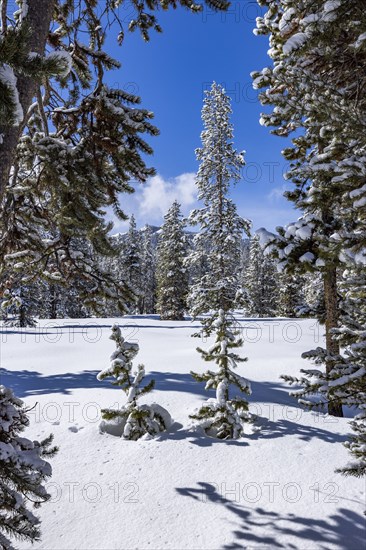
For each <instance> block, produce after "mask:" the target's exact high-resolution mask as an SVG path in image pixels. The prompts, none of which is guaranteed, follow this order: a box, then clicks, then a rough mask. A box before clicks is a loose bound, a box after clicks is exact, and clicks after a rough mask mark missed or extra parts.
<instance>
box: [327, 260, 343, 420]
mask: <svg viewBox="0 0 366 550" xmlns="http://www.w3.org/2000/svg"><path fill="white" fill-rule="evenodd" d="M324 301H325V311H326V319H325V338H326V347H327V352H328V354H329V355H339V344H338V342H337V341H336V340H335V339H334V338H333V336H332V333H331V330H332V329H333V328H336V327H337V326H338V300H337V269H336V267H329V268H328V269H327V271H326V272H325V274H324ZM333 366H334V365H333V361H331V360H328V361H327V363H326V372H327V374H329V373H330V372H331V370H332V369H333ZM328 413H329V414H331V415H332V416H343V411H342V405H341V404H340V403H329V404H328Z"/></svg>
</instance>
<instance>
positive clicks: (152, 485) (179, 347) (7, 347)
mask: <svg viewBox="0 0 366 550" xmlns="http://www.w3.org/2000/svg"><path fill="white" fill-rule="evenodd" d="M113 322H115V319H87V320H85V319H82V320H74V319H73V320H64V321H61V322H60V321H57V322H55V321H47V322H46V321H43V322H40V324H39V327H38V328H37V329H26V330H20V329H19V330H18V329H11V328H8V329H3V330H2V333H1V334H0V337H1V367H2V370H1V383H2V384H5V385H7V386H10V387H12V388H13V390H14V392H15V393H16V395H17V396H18V397H21V398H22V399H24V401H25V402H26V404H27V405H28V406H30V407H33V409H32V410H31V411H30V413H29V414H30V416H31V419H32V421H31V426H30V427H29V429H28V430H27V432H26V434H25V435H27V436H28V437H31V438H33V439H39V438H42V437H44V436H46V435H48V434H49V433H50V432H53V433H54V435H55V443H56V444H57V445H58V446H59V447H60V451H59V453H58V455H57V456H56V457H55V458H54V459H52V465H53V477H52V479H51V480H50V482H49V483H48V488H49V491H50V492H51V493H52V495H53V496H52V501H51V502H49V503H47V504H45V505H43V506H42V508H41V509H40V510H39V511H37V513H38V514H39V515H40V517H41V518H42V533H43V536H42V541H41V542H40V543H37V544H35V545H34V548H44V549H47V550H53V549H60V550H61V549H62V550H66V549H78V550H80V549H103V550H109V549H144V550H145V549H151V550H157V549H162V548H169V549H234V548H247V549H249V548H256V549H261V550H264V549H272V548H286V549H287V548H293V549H303V550H305V549H306V550H310V549H314V550H315V549H316V550H318V549H331V548H344V549H350V550H356V549H357V550H361V549H363V548H365V540H366V531H365V516H363V511H364V510H365V509H366V502H365V489H366V488H365V480H361V479H353V478H344V477H342V476H341V475H339V474H335V473H334V470H335V468H336V467H339V466H342V465H344V464H345V463H346V462H347V461H348V460H349V456H348V453H347V451H346V449H344V448H343V445H342V442H343V441H344V440H345V439H346V434H347V433H348V432H349V426H348V419H347V418H345V419H335V418H330V417H328V416H326V415H324V414H318V413H310V412H304V411H303V410H302V409H300V408H299V407H298V406H297V404H296V402H294V400H293V399H292V398H290V397H289V396H288V393H287V388H286V385H285V384H284V383H283V382H282V381H281V380H280V379H279V376H280V374H284V373H289V374H296V373H298V372H299V369H300V368H301V367H303V366H305V365H306V366H308V363H307V362H306V361H303V360H302V359H301V358H300V354H301V352H302V351H305V350H308V349H311V348H313V347H316V346H317V345H319V344H321V341H322V337H321V329H320V331H319V328H318V326H317V324H316V323H315V322H314V321H309V320H289V319H272V320H263V319H262V320H253V319H243V318H239V322H240V323H241V325H242V329H243V336H244V339H245V345H244V348H243V353H245V355H246V356H248V358H249V359H248V362H247V363H243V364H242V365H240V367H239V369H238V372H239V373H240V374H243V375H244V376H246V377H248V378H249V379H250V380H252V382H253V384H252V386H253V394H252V396H251V397H250V401H251V410H252V411H253V412H254V413H256V414H257V415H258V420H257V426H258V427H260V428H261V430H260V431H254V432H253V431H252V430H251V429H249V428H248V431H247V434H246V435H245V437H243V438H242V439H240V440H238V441H217V440H213V439H210V438H208V437H204V436H202V435H200V434H197V433H194V432H192V431H190V430H189V423H190V420H189V417H188V415H189V414H190V413H191V412H192V411H193V410H194V409H195V407H197V406H198V405H199V404H200V403H201V402H202V400H204V399H206V398H207V397H209V396H210V395H211V393H208V392H206V391H205V390H204V387H203V384H199V383H197V382H195V381H194V380H193V378H192V377H191V376H190V374H189V371H190V370H196V371H199V370H204V369H206V368H207V364H206V365H205V364H204V362H203V361H202V359H201V357H200V355H199V354H198V353H197V352H196V351H195V346H196V345H198V344H199V345H204V343H203V344H202V342H200V341H199V340H197V339H193V338H191V337H190V335H191V334H192V332H194V330H195V327H197V323H193V324H192V323H191V322H189V321H184V322H163V321H160V320H159V318H158V317H157V316H144V317H141V316H139V317H125V318H123V319H119V320H118V322H119V324H120V326H121V327H123V328H122V331H123V336H124V337H126V338H127V339H129V340H130V341H135V342H138V343H139V345H140V353H139V355H138V357H137V362H136V366H137V363H138V362H142V363H144V364H145V367H146V371H147V372H148V373H149V374H152V375H153V376H154V378H155V380H156V390H154V391H153V392H152V393H151V394H149V395H148V396H146V401H148V402H151V401H156V402H158V403H159V404H161V405H163V406H164V407H166V408H167V409H168V410H169V411H170V413H171V415H172V416H173V419H174V424H173V426H172V428H171V430H170V432H169V433H166V434H164V435H163V436H161V437H160V438H158V439H155V440H151V441H138V442H130V441H123V440H121V439H120V438H117V437H114V436H111V435H106V434H104V435H102V434H100V433H99V430H98V424H99V422H100V407H106V406H113V405H115V406H116V407H117V406H118V404H122V403H123V402H124V400H125V395H124V394H123V393H122V392H121V390H119V389H118V388H113V387H112V386H111V385H110V384H109V383H108V382H103V383H102V382H98V381H97V379H96V375H97V373H98V372H99V371H100V370H101V369H103V368H105V367H106V366H108V365H109V356H110V354H111V353H112V351H113V349H114V343H113V342H112V341H111V340H109V335H110V326H111V325H112V324H113ZM213 395H214V394H213V392H212V396H213ZM18 546H19V548H29V545H27V544H23V545H22V544H18Z"/></svg>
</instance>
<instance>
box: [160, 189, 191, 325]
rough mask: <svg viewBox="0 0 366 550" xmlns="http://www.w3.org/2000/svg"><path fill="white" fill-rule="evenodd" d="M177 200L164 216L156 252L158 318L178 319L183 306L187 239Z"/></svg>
mask: <svg viewBox="0 0 366 550" xmlns="http://www.w3.org/2000/svg"><path fill="white" fill-rule="evenodd" d="M184 227H185V225H184V222H183V220H182V214H181V210H180V204H179V203H178V201H176V200H175V201H174V202H173V204H172V206H171V207H170V208H169V210H168V213H167V214H166V215H165V216H164V224H163V226H162V228H161V233H160V235H159V242H158V254H157V311H158V313H159V314H160V317H161V319H171V320H178V321H179V320H181V319H184V313H185V311H186V308H187V294H188V269H187V267H186V266H185V259H186V257H187V240H186V236H185V234H184Z"/></svg>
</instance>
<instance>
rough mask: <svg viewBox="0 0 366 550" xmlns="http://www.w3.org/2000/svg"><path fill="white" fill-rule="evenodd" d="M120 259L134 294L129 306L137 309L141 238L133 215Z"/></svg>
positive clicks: (140, 281) (140, 286)
mask: <svg viewBox="0 0 366 550" xmlns="http://www.w3.org/2000/svg"><path fill="white" fill-rule="evenodd" d="M121 261H122V263H123V271H124V274H125V279H126V281H127V283H128V285H129V287H130V288H131V290H132V292H133V294H134V303H131V302H130V303H129V306H130V308H135V310H137V311H138V310H139V305H140V304H139V302H140V300H141V295H142V238H141V233H140V231H138V229H137V226H136V220H135V216H134V215H132V216H131V218H130V225H129V228H128V233H127V235H126V238H125V240H124V241H123V245H122V258H121Z"/></svg>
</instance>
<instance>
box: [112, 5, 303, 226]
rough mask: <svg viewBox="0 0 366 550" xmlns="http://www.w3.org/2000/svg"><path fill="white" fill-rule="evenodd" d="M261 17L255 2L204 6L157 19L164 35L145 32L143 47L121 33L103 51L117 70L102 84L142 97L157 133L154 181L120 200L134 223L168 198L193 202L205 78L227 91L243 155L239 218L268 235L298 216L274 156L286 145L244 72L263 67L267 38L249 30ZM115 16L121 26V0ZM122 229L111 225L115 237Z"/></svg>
mask: <svg viewBox="0 0 366 550" xmlns="http://www.w3.org/2000/svg"><path fill="white" fill-rule="evenodd" d="M259 14H260V8H259V6H258V5H257V4H256V2H254V1H247V0H234V1H233V2H232V5H231V8H230V11H229V13H226V14H220V13H213V12H212V11H211V10H209V9H208V8H206V7H205V8H204V10H203V12H202V13H200V14H191V13H189V12H186V11H185V10H183V9H178V10H169V11H168V12H161V13H159V15H158V17H159V21H160V24H161V26H162V27H163V33H162V34H156V33H154V32H152V33H151V40H150V42H149V43H145V42H144V41H143V40H142V38H141V37H140V35H139V34H138V33H137V32H135V33H128V32H126V38H125V42H124V44H123V45H122V47H118V46H117V45H116V43H115V42H114V41H113V38H114V37H112V36H111V37H110V40H109V44H108V49H109V51H111V53H112V55H114V56H115V57H116V58H117V59H118V60H119V61H120V62H121V63H122V67H121V69H120V70H119V71H113V72H111V73H110V75H109V82H110V83H111V84H115V85H118V86H119V87H122V88H124V89H126V90H128V91H130V92H132V93H136V94H137V95H140V97H141V99H142V106H143V107H144V108H148V109H150V110H152V111H153V112H154V113H155V120H154V122H155V124H156V125H157V126H158V128H159V129H160V136H159V137H155V138H151V139H150V140H149V141H150V143H151V145H152V147H153V149H154V155H153V156H152V157H149V159H148V161H149V163H150V165H152V166H154V167H155V168H156V170H157V176H156V177H154V178H152V179H151V180H150V181H149V182H148V183H147V184H145V185H141V184H136V186H135V188H136V193H135V194H134V195H133V196H131V197H126V196H125V195H122V196H121V205H122V207H123V208H124V210H125V211H126V213H127V214H131V213H134V214H135V216H136V218H137V222H138V225H139V226H142V225H144V224H145V223H151V224H156V225H160V224H161V222H162V216H163V214H164V213H165V212H166V209H167V208H168V207H169V206H170V204H171V202H172V201H173V200H174V199H175V198H177V199H178V200H179V201H180V202H181V204H182V209H183V211H184V214H187V213H188V212H189V211H190V210H191V209H192V208H194V207H195V206H196V205H197V203H196V192H195V186H194V174H195V172H196V171H197V168H198V164H197V161H196V159H195V153H194V150H195V148H196V147H199V146H200V133H201V131H202V121H201V109H202V101H203V96H204V94H203V92H204V89H207V88H208V87H209V86H210V85H211V83H212V81H213V80H215V81H216V82H218V83H220V84H222V85H223V86H225V88H226V91H227V93H228V95H229V96H230V97H231V99H232V108H233V116H232V122H233V124H234V133H235V138H234V143H235V147H236V148H237V149H238V150H243V149H245V151H246V162H247V165H246V167H245V168H244V169H243V179H242V181H241V182H240V183H239V184H238V185H237V186H236V188H235V189H234V190H233V193H232V196H233V198H234V199H235V201H236V203H237V205H238V209H239V212H240V214H241V215H242V216H244V217H247V218H249V219H251V220H252V221H253V229H257V228H258V227H261V226H265V227H267V228H268V229H273V228H274V227H275V226H276V225H282V224H285V223H287V222H289V221H291V220H293V219H294V218H296V217H297V216H296V212H294V211H293V209H292V206H291V204H290V203H288V201H286V200H285V199H284V198H283V197H282V193H283V190H284V189H285V188H286V187H288V186H289V184H288V183H286V181H285V180H284V178H283V173H284V172H285V171H286V162H285V161H284V159H283V158H282V156H281V149H282V148H283V147H284V146H285V141H284V140H282V139H281V138H278V137H275V136H272V135H270V133H269V130H268V129H267V128H264V127H262V126H260V124H259V122H258V120H259V117H260V113H261V111H262V110H263V109H262V107H261V105H260V103H259V101H258V100H257V93H256V92H255V91H254V90H253V89H252V85H251V78H250V72H251V71H253V70H257V69H261V68H263V67H265V66H266V65H268V64H269V62H270V60H269V58H268V56H267V50H268V38H267V37H256V36H255V35H254V34H253V28H254V27H255V18H256V17H257V16H258V15H259ZM120 15H122V18H123V19H124V21H125V22H126V27H127V24H128V21H129V20H130V18H131V17H130V15H131V9H130V6H129V4H128V1H127V3H126V4H124V6H122V7H121V8H120ZM125 228H126V225H125V224H121V223H120V222H116V226H115V230H116V231H120V230H125Z"/></svg>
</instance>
